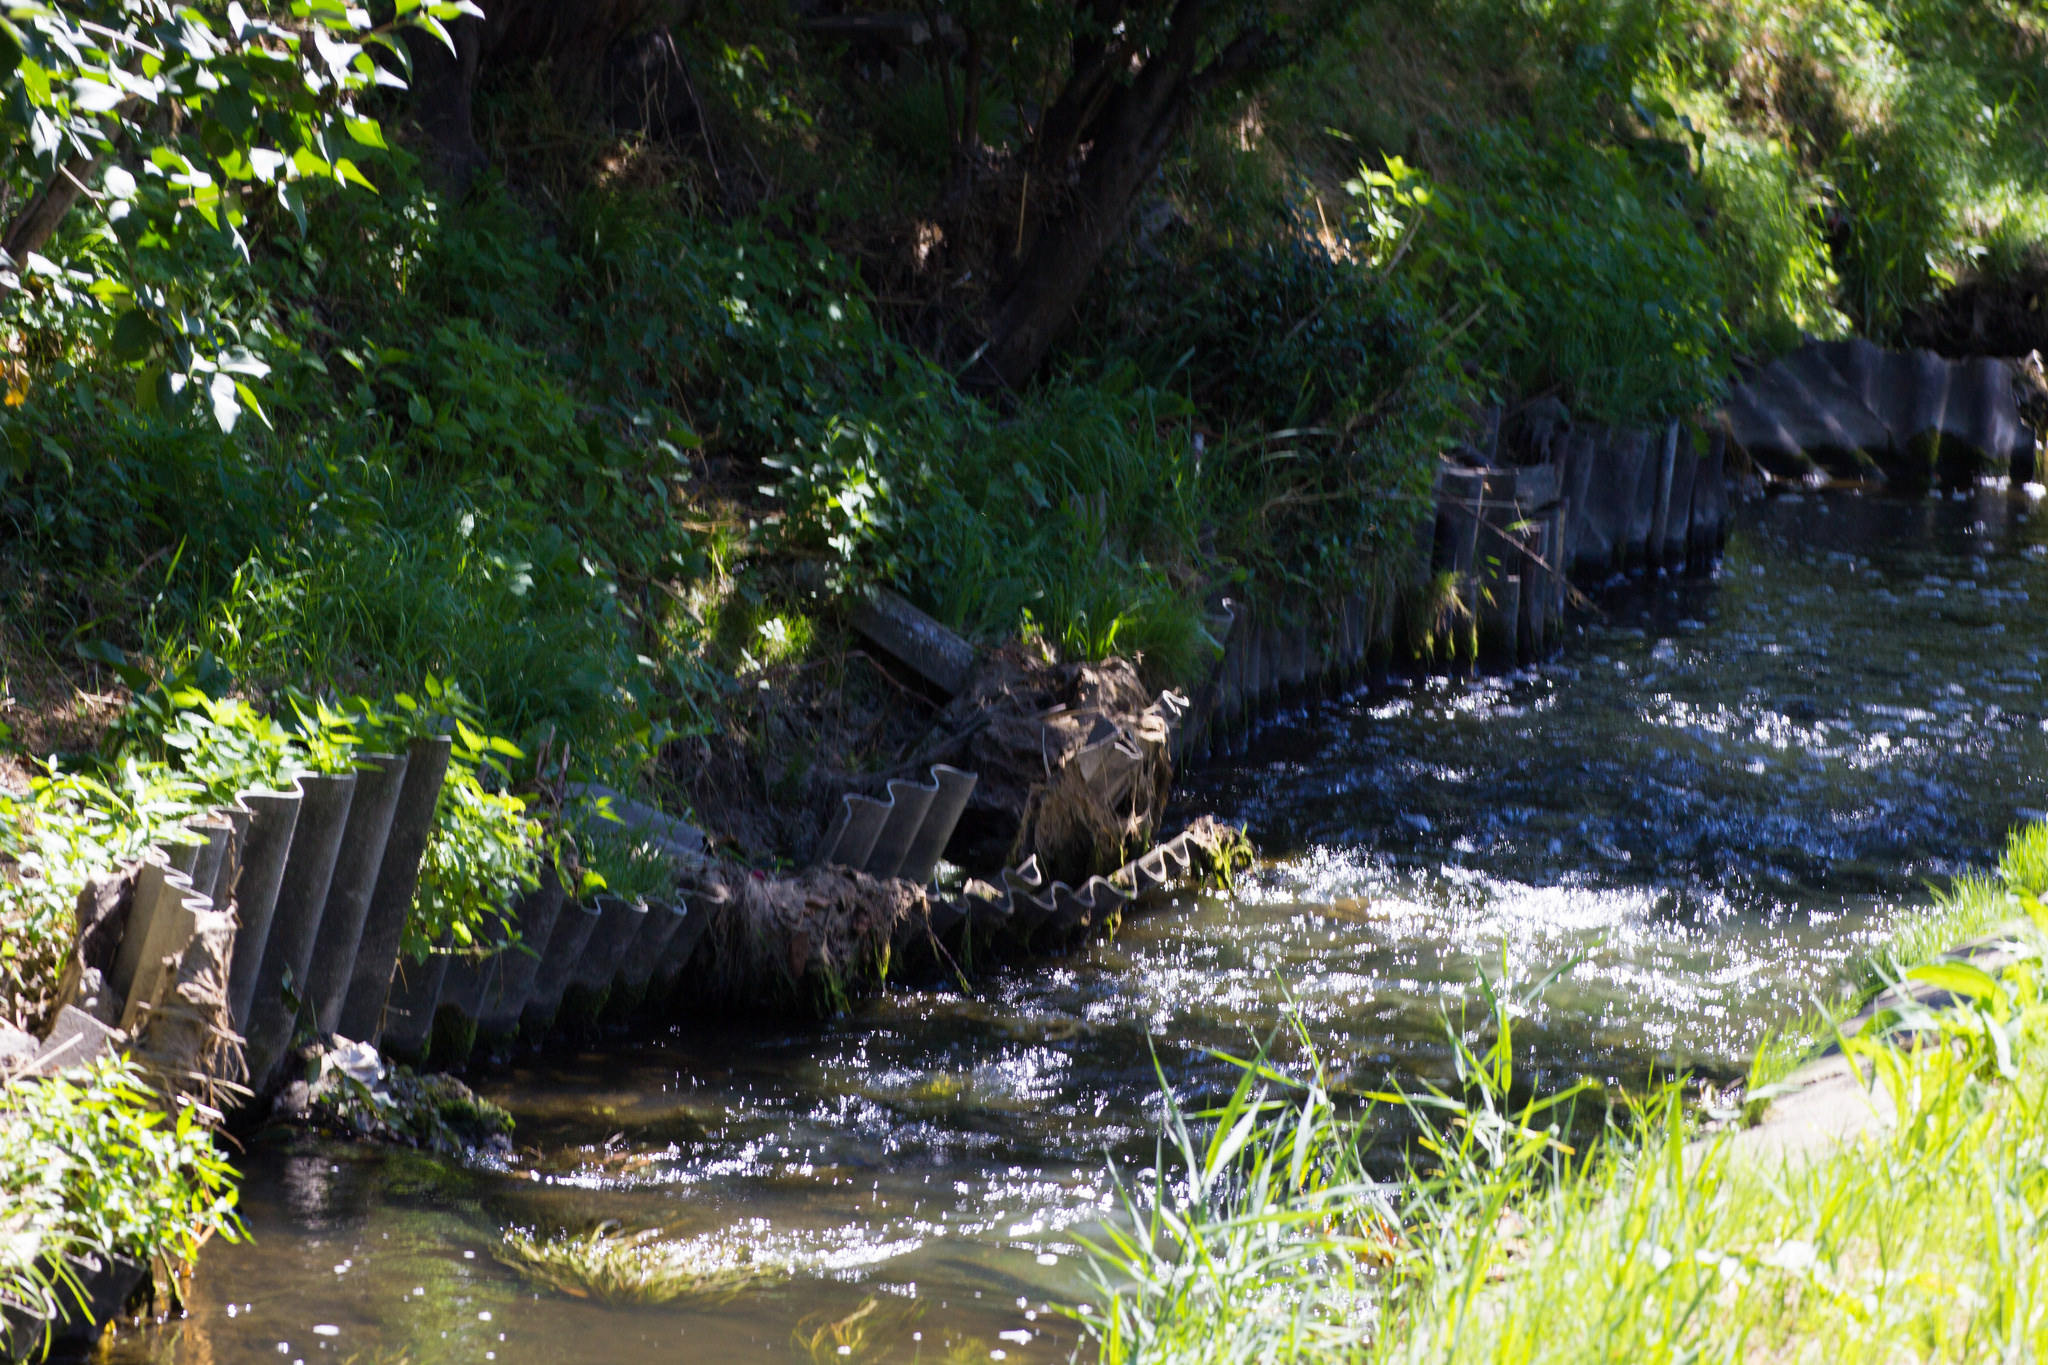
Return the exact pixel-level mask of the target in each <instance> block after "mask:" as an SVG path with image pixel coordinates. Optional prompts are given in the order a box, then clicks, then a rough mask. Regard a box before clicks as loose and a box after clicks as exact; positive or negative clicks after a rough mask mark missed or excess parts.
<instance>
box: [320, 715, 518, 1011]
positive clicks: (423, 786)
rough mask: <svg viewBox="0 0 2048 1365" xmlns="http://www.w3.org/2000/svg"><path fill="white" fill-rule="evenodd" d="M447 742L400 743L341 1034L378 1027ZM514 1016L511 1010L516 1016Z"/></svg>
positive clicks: (430, 738) (432, 738) (444, 768)
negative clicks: (386, 828) (394, 790)
mask: <svg viewBox="0 0 2048 1365" xmlns="http://www.w3.org/2000/svg"><path fill="white" fill-rule="evenodd" d="M451 748H452V745H451V742H450V740H449V739H448V737H447V736H445V735H422V736H420V737H418V738H416V739H414V740H413V741H412V742H411V743H409V744H407V745H406V748H405V780H404V782H403V783H402V784H401V785H400V787H399V791H398V800H397V804H396V805H395V806H394V807H393V808H392V811H391V826H390V833H389V834H388V835H387V836H386V838H385V841H384V857H383V859H382V861H381V863H380V864H379V865H378V868H377V880H376V883H375V884H374V886H372V888H371V890H370V899H369V904H368V907H367V908H366V910H365V911H364V915H363V928H362V934H361V936H360V938H359V940H358V942H357V946H356V955H355V962H354V964H353V965H352V966H351V967H350V969H349V981H348V988H347V991H346V992H345V994H344V995H343V998H342V1005H341V1015H340V1019H339V1021H338V1022H337V1023H336V1025H335V1031H336V1032H337V1033H339V1034H341V1035H342V1036H343V1037H344V1038H353V1039H356V1040H357V1041H359V1042H366V1043H375V1042H376V1041H377V1037H378V1034H379V1033H380V1031H381V1030H382V1027H383V1017H384V1002H385V1000H386V998H387V997H388V996H389V995H390V992H391V974H392V972H393V970H394V969H395V968H396V967H397V965H398V948H399V944H400V943H401V942H402V941H403V939H404V937H405V921H406V917H407V916H408V915H410V914H411V913H412V902H413V895H414V893H415V892H417V891H418V889H419V883H420V860H421V859H422V858H424V857H425V856H426V852H427V843H428V841H429V840H430V839H432V837H433V834H434V811H435V808H436V807H437V806H438V805H439V804H440V799H441V788H442V786H443V785H445V783H446V781H447V777H448V759H449V756H450V751H451ZM515 1017H516V1016H515Z"/></svg>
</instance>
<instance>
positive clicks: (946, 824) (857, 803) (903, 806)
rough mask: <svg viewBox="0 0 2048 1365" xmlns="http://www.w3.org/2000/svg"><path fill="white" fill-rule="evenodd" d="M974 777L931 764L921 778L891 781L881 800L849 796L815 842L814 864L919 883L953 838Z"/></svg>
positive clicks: (971, 789) (928, 875)
mask: <svg viewBox="0 0 2048 1365" xmlns="http://www.w3.org/2000/svg"><path fill="white" fill-rule="evenodd" d="M975 781H976V775H975V774H973V773H969V772H962V771H961V770H960V769H958V768H953V767H948V766H947V765H946V764H943V763H938V764H934V765H933V766H932V768H931V770H930V776H929V778H928V779H927V780H925V781H923V782H911V781H906V780H903V779H900V778H899V779H897V780H895V781H892V782H890V783H889V784H888V787H887V791H888V793H889V795H888V799H887V800H876V799H875V798H874V797H872V796H860V795H849V796H845V797H841V798H840V805H839V811H838V813H837V814H836V815H834V816H833V817H832V823H831V825H830V826H829V827H827V829H826V830H825V837H824V838H823V839H821V840H819V841H818V851H817V853H816V854H815V855H813V857H812V859H811V863H812V865H813V866H815V867H832V866H838V867H850V868H853V869H854V870H855V871H858V872H865V873H867V874H868V875H869V876H871V877H899V878H901V879H902V880H904V881H907V882H913V883H916V884H917V885H920V886H921V885H923V884H924V883H926V882H928V881H930V880H931V878H932V873H933V871H934V870H935V869H936V868H937V867H938V864H939V858H940V857H941V856H942V855H943V854H944V853H945V851H946V842H947V841H948V840H949V839H951V838H952V837H953V830H954V827H955V826H957V825H958V824H959V823H960V814H961V812H962V811H965V810H966V809H967V800H968V798H969V797H971V796H973V795H974V784H975Z"/></svg>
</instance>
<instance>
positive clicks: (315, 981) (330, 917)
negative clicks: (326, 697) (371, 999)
mask: <svg viewBox="0 0 2048 1365" xmlns="http://www.w3.org/2000/svg"><path fill="white" fill-rule="evenodd" d="M409 761H410V760H409V759H408V758H407V756H406V755H404V754H358V755H357V756H356V793H355V799H354V800H353V801H352V802H351V803H350V805H349V811H348V825H347V827H346V828H345V829H344V830H343V832H342V837H341V847H340V850H339V851H338V854H337V856H336V858H335V862H334V875H333V878H332V880H331V881H330V882H329V884H328V888H327V904H326V906H325V908H323V909H322V911H321V914H320V933H319V937H318V938H317V939H316V940H315V947H314V950H313V960H312V962H311V964H310V966H309V969H308V971H307V975H306V1002H307V1004H308V1005H309V1006H310V1007H311V1009H312V1013H313V1020H314V1027H315V1028H317V1029H318V1030H319V1032H320V1033H321V1035H322V1036H327V1035H331V1034H333V1033H334V1032H335V1030H336V1029H338V1028H339V1027H340V1026H341V1007H342V1005H343V1004H344V1003H345V1002H346V1001H347V998H348V989H349V983H350V980H351V978H352V976H353V974H354V971H355V965H356V950H357V949H358V948H360V947H361V946H362V940H363V924H364V921H365V920H367V919H368V918H369V914H370V895H371V893H372V892H373V891H375V890H376V887H377V873H378V871H379V870H380V869H381V868H382V867H383V865H384V846H385V844H386V843H387V842H389V840H390V837H391V817H392V816H393V815H394V814H395V813H396V812H397V810H398V798H399V796H400V795H401V794H402V793H403V792H404V790H405V770H406V767H407V765H408V763H409Z"/></svg>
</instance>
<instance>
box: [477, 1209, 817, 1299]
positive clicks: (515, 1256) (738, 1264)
mask: <svg viewBox="0 0 2048 1365" xmlns="http://www.w3.org/2000/svg"><path fill="white" fill-rule="evenodd" d="M493 1254H494V1255H496V1256H497V1258H498V1260H499V1261H500V1262H501V1263H503V1264H505V1265H507V1266H510V1267H511V1268H512V1269H514V1270H516V1271H518V1272H519V1273H520V1274H522V1275H524V1276H525V1277H526V1278H528V1279H529V1280H532V1281H533V1282H534V1283H536V1284H540V1285H545V1286H546V1287H548V1288H550V1289H553V1290H555V1291H556V1292H558V1293H562V1294H567V1295H570V1296H571V1297H573V1298H579V1299H596V1300H598V1301H599V1302H601V1303H608V1304H625V1303H673V1302H676V1301H677V1300H682V1299H689V1300H694V1301H707V1302H712V1303H716V1302H720V1301H722V1300H725V1299H730V1298H732V1297H733V1296H734V1295H736V1294H738V1293H739V1292H740V1291H741V1290H743V1289H745V1288H747V1287H748V1286H749V1285H752V1284H754V1283H756V1282H757V1281H759V1280H761V1279H763V1278H765V1277H768V1276H770V1275H773V1274H775V1273H776V1271H775V1268H774V1267H771V1266H768V1265H766V1264H764V1263H761V1262H757V1261H756V1260H755V1259H754V1256H753V1253H752V1251H751V1250H750V1249H749V1248H747V1247H745V1246H740V1245H736V1244H733V1243H728V1242H721V1241H715V1240H709V1239H704V1238H695V1239H690V1240H685V1241H672V1240H665V1239H664V1238H663V1236H662V1232H661V1230H660V1229H659V1228H643V1229H640V1230H639V1231H628V1230H627V1229H626V1228H625V1227H624V1226H623V1225H621V1224H620V1223H618V1222H617V1221H615V1220H611V1219H607V1220H606V1221H604V1222H602V1223H599V1224H597V1225H596V1226H595V1227H592V1228H589V1229H587V1230H585V1231H583V1232H580V1233H563V1234H560V1235H557V1236H553V1237H542V1236H540V1235H538V1234H537V1233H535V1232H532V1231H529V1230H527V1229H524V1228H512V1229H510V1230H508V1231H507V1232H506V1233H505V1236H504V1238H503V1240H501V1241H500V1242H499V1244H498V1246H497V1249H496V1250H495V1252H494V1253H493Z"/></svg>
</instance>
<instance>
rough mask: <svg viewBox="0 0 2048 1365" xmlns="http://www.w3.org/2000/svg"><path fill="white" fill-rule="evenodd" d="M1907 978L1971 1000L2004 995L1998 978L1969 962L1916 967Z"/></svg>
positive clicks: (1929, 964) (1934, 963)
mask: <svg viewBox="0 0 2048 1365" xmlns="http://www.w3.org/2000/svg"><path fill="white" fill-rule="evenodd" d="M1906 977H1907V979H1908V980H1912V981H1925V982H1926V983H1927V984H1928V985H1930V986H1934V987H1937V988H1939V989H1941V990H1945V991H1947V992H1949V993H1950V994H1951V995H1961V996H1967V997H1968V998H1969V999H1971V1000H1992V999H1996V998H1998V997H1999V996H2000V995H2002V994H2003V992H2002V991H2001V989H2000V988H1999V985H1998V981H1997V979H1996V978H1994V977H1993V976H1991V975H1990V974H1989V973H1987V972H1986V971H1985V970H1984V969H1983V968H1982V967H1976V966H1972V965H1971V964H1970V963H1967V962H1930V963H1927V964H1926V965H1925V966H1921V967H1915V968H1914V969H1913V970H1912V971H1910V972H1907V973H1906Z"/></svg>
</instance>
